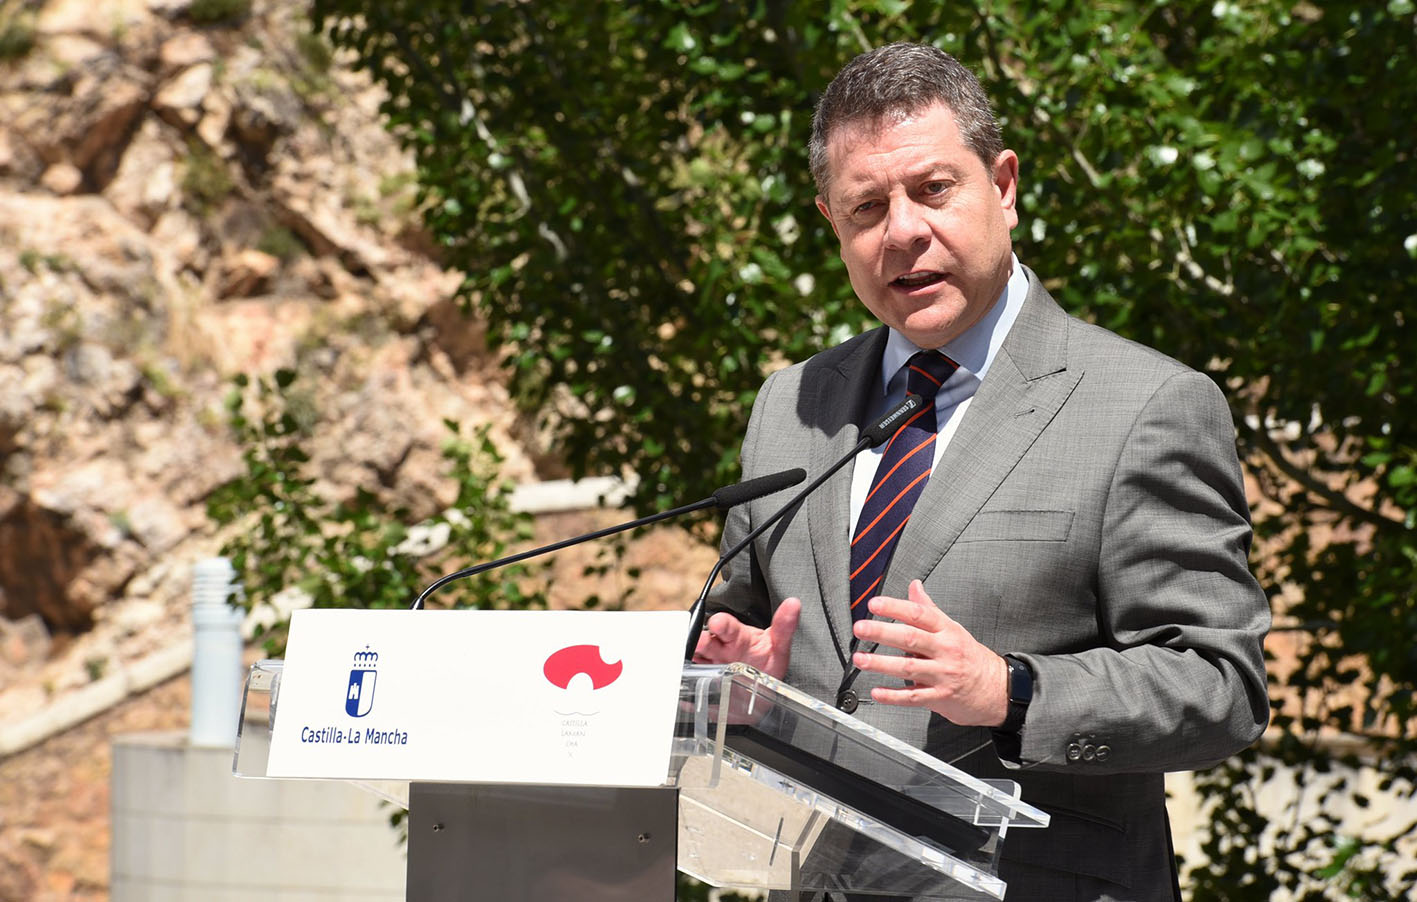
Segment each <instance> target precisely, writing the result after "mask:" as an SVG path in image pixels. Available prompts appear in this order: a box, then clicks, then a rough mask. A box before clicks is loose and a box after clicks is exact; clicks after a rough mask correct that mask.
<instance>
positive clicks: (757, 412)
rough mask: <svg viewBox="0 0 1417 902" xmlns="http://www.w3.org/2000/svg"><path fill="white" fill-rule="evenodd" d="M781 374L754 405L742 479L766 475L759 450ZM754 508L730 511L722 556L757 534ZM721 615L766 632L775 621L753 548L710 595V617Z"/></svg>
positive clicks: (739, 558)
mask: <svg viewBox="0 0 1417 902" xmlns="http://www.w3.org/2000/svg"><path fill="white" fill-rule="evenodd" d="M776 376H777V373H773V374H772V375H771V376H768V378H767V380H766V381H765V382H764V383H763V385H762V388H760V389H758V396H757V398H756V399H755V400H754V401H753V413H752V415H751V416H750V417H749V418H748V429H747V432H746V433H745V434H744V436H743V446H742V450H741V451H740V452H739V457H740V463H741V465H742V478H743V479H752V478H754V477H756V476H761V475H763V474H761V473H759V472H758V470H757V467H756V453H755V452H756V450H757V448H758V443H759V442H760V441H762V440H763V439H762V434H763V425H762V424H763V422H764V421H765V420H768V419H770V417H769V415H768V413H767V411H768V408H769V401H768V396H769V394H770V393H771V390H772V386H773V381H774V379H775V378H776ZM751 507H752V505H749V504H740V505H737V506H736V507H733V508H731V509H730V510H729V511H728V516H727V517H726V518H725V520H724V524H723V539H722V541H721V542H720V543H719V549H720V553H722V552H724V551H727V550H728V549H729V548H732V547H733V546H734V545H737V544H738V543H739V542H741V541H742V540H743V537H744V536H746V535H747V534H748V533H750V532H752V531H753V522H752V516H751V513H750V509H751ZM719 611H727V612H728V613H730V614H732V615H734V616H735V617H737V618H738V619H739V620H741V621H742V622H743V623H746V624H748V625H749V626H756V627H759V628H766V627H767V626H768V624H769V623H771V621H772V600H771V599H770V598H769V597H768V590H767V584H766V583H765V581H764V579H763V572H762V568H761V567H760V566H759V562H758V559H757V549H756V548H754V547H752V546H749V547H748V548H745V549H744V550H743V551H742V553H740V554H739V555H738V556H737V557H735V558H733V559H732V560H731V561H729V562H728V563H727V564H726V565H725V566H724V568H723V571H722V578H721V579H720V581H719V583H718V585H716V586H714V588H713V590H712V591H711V592H710V593H709V598H708V609H707V616H713V615H714V614H716V613H718V612H719Z"/></svg>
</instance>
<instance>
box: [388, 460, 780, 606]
mask: <svg viewBox="0 0 1417 902" xmlns="http://www.w3.org/2000/svg"><path fill="white" fill-rule="evenodd" d="M806 478H807V471H806V470H803V469H802V468H801V467H796V468H794V469H791V470H783V471H782V472H781V473H770V474H768V475H767V476H758V477H756V478H754V479H748V480H745V481H743V482H739V483H736V484H734V485H726V486H722V487H720V488H719V489H718V490H717V491H715V492H714V493H713V494H712V495H709V496H708V497H707V498H703V499H700V500H698V501H695V502H694V503H693V504H686V505H684V506H683V507H676V508H674V509H673V510H667V511H663V512H661V513H658V514H650V515H649V516H648V517H640V518H639V519H638V520H631V521H630V522H629V523H621V524H620V525H618V526H609V527H606V528H605V529H598V530H596V531H595V532H588V533H586V534H585V535H581V536H575V537H574V538H570V539H564V540H562V541H560V542H554V543H552V544H550V545H542V546H541V547H540V548H533V549H531V550H530V551H523V552H520V553H518V554H513V555H509V556H507V557H502V558H498V559H497V560H495V561H485V562H483V563H481V564H474V565H473V566H471V567H467V568H465V569H462V570H457V571H454V572H452V573H449V574H446V575H444V576H441V577H439V578H438V579H437V580H435V581H434V582H433V583H432V584H431V585H429V586H428V588H426V589H424V590H423V591H422V592H421V593H419V596H418V598H417V600H415V601H414V602H413V604H412V605H411V606H410V608H409V610H413V611H417V610H419V609H421V608H422V607H423V602H425V601H426V600H427V599H428V596H430V595H432V594H433V593H434V592H436V591H438V590H439V589H441V588H442V587H443V586H446V585H447V584H448V583H450V582H452V581H454V580H458V579H464V578H466V577H469V576H476V575H477V574H479V573H485V572H487V571H488V570H495V569H496V568H498V567H505V566H506V565H508V564H515V563H518V562H520V561H524V560H526V559H527V558H531V557H536V556H537V555H541V554H547V553H548V552H552V551H559V550H560V549H562V548H566V547H568V546H570V545H578V544H580V543H581V542H589V541H591V540H592V539H603V538H605V537H606V536H610V535H614V534H615V533H617V532H624V531H625V530H627V529H635V528H636V527H639V526H646V525H648V524H650V523H658V522H659V521H660V520H667V519H669V518H670V517H677V516H679V515H680V514H688V513H692V512H694V511H700V510H704V509H705V508H709V507H716V508H718V509H719V510H727V509H728V508H730V507H733V506H734V505H738V504H743V503H745V502H748V501H753V500H756V499H758V498H761V497H763V496H764V495H771V494H772V493H774V492H780V491H782V490H783V489H788V488H791V487H792V486H794V485H796V484H797V483H799V482H801V481H802V480H804V479H806Z"/></svg>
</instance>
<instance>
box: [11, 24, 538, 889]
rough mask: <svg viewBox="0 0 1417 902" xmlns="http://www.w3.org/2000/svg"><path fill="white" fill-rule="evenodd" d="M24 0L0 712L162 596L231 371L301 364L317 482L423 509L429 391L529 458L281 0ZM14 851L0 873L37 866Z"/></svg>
mask: <svg viewBox="0 0 1417 902" xmlns="http://www.w3.org/2000/svg"><path fill="white" fill-rule="evenodd" d="M27 6H28V7H30V8H32V9H33V10H34V12H35V22H36V34H37V43H36V46H35V48H34V49H33V50H32V51H31V52H30V53H29V54H28V55H27V56H26V57H25V58H24V59H22V60H19V61H16V62H14V63H8V64H6V65H5V66H0V321H3V327H0V717H3V718H5V719H9V718H12V717H20V716H24V715H26V714H27V713H31V712H32V711H33V710H34V708H35V707H36V706H38V705H41V704H46V703H49V702H52V701H55V700H57V699H56V698H55V697H54V694H55V693H62V692H63V691H67V690H68V689H70V688H78V687H82V686H83V685H85V684H86V683H87V682H88V681H89V680H91V679H93V676H92V674H93V673H94V672H97V671H98V670H101V669H102V663H101V662H103V661H107V660H111V659H116V660H127V659H130V658H134V657H137V656H140V655H143V654H146V653H148V652H150V651H152V650H153V649H154V648H157V647H159V646H160V645H161V644H162V643H163V642H164V641H170V640H171V638H172V636H173V632H174V625H177V624H181V623H183V622H184V621H185V608H186V604H187V601H188V599H187V597H186V593H187V590H188V586H189V580H190V568H191V565H192V563H193V562H194V561H195V560H196V559H198V558H200V557H203V556H206V555H209V554H211V553H212V552H214V551H215V549H216V548H217V547H219V545H220V543H221V540H222V539H221V537H220V536H218V535H217V534H216V532H215V528H214V526H213V524H212V522H211V521H210V520H209V519H208V517H207V515H206V511H205V504H206V501H207V498H208V496H209V495H210V494H211V493H212V491H213V490H214V489H215V488H216V487H218V486H220V485H221V484H222V483H224V482H226V481H228V480H230V479H231V478H233V477H234V476H236V475H238V474H239V473H240V472H241V469H242V462H241V455H240V449H238V448H237V447H235V446H234V445H233V442H232V439H231V436H230V432H229V430H228V428H227V426H226V413H225V404H224V401H225V398H226V397H227V395H228V394H229V392H231V391H232V378H233V377H234V376H236V375H237V374H245V375H247V376H250V377H252V378H261V377H266V378H268V377H269V376H270V374H271V373H272V372H273V371H274V370H276V369H277V368H282V367H289V368H295V369H298V370H300V371H301V372H302V373H304V374H305V375H304V376H303V377H302V382H301V387H302V391H304V392H305V395H304V396H302V397H304V398H305V403H307V404H308V405H309V409H310V411H311V412H312V413H311V422H310V438H309V441H308V444H307V446H306V450H307V451H308V452H309V453H310V454H311V456H312V458H313V461H314V462H313V465H312V466H313V470H314V472H316V473H318V474H319V475H320V476H321V478H322V487H323V488H325V489H327V490H328V492H329V493H330V494H331V495H332V496H333V497H340V496H341V495H348V494H352V493H353V492H354V490H355V489H356V488H358V487H363V488H366V489H369V490H371V491H376V492H378V493H381V494H382V495H384V496H385V497H386V498H387V499H388V500H389V501H390V502H392V503H394V504H403V505H408V506H410V507H413V508H417V509H419V510H422V511H424V512H426V513H431V512H432V511H433V510H435V509H436V508H434V507H432V506H431V505H432V504H435V503H436V499H437V498H438V497H439V495H440V492H441V493H444V494H446V492H447V489H446V488H445V487H442V486H441V484H442V482H443V477H442V467H443V461H442V459H441V456H440V454H439V448H440V446H441V443H442V442H443V440H444V438H445V437H446V436H445V429H444V427H443V425H442V421H443V419H444V418H453V419H457V420H459V421H462V422H464V423H466V424H467V425H469V426H472V425H477V424H481V423H487V422H491V423H493V424H494V425H495V428H494V433H493V434H494V436H495V437H496V438H497V439H498V440H499V441H500V443H501V444H502V446H503V450H504V453H505V454H506V456H507V457H508V462H507V465H506V467H505V472H504V475H505V476H507V477H508V478H514V479H515V478H523V477H526V476H528V475H530V472H531V465H530V463H529V461H528V459H527V458H526V456H525V455H524V454H522V453H521V451H520V449H519V448H518V447H517V446H516V444H515V443H514V442H513V441H512V440H511V439H510V438H509V436H510V434H511V426H512V421H513V420H514V419H515V417H514V415H513V413H512V412H511V409H510V406H509V404H508V400H507V394H506V391H505V390H504V389H503V388H502V387H501V385H500V384H498V381H497V380H498V378H499V377H498V375H497V372H496V368H495V365H494V364H493V363H492V362H491V358H487V360H486V361H485V362H478V361H477V360H476V359H475V358H476V357H477V356H478V355H479V354H481V355H483V356H486V352H485V349H484V348H483V347H482V344H481V330H480V328H479V327H478V326H477V324H475V323H472V322H467V323H463V324H462V325H461V327H462V328H465V329H466V337H465V338H457V339H453V338H450V337H449V336H447V335H444V336H441V338H440V340H439V342H436V343H435V342H433V341H432V339H433V338H434V330H433V329H432V328H431V327H430V319H429V311H430V310H433V309H435V308H436V309H446V308H447V306H448V304H449V300H448V299H449V297H450V296H451V294H452V292H453V291H454V289H455V287H456V285H457V284H458V281H459V280H458V275H457V274H456V273H447V272H444V271H443V270H441V269H440V268H438V267H437V266H436V265H435V264H434V263H433V262H432V261H430V260H429V259H427V258H426V257H424V256H422V255H420V254H419V253H417V252H415V251H410V250H409V249H408V248H407V247H405V246H404V245H403V243H401V241H400V239H399V237H398V236H400V235H406V234H408V233H410V232H411V231H416V230H417V224H416V223H415V222H413V221H411V220H410V218H409V217H410V214H409V212H408V208H409V205H408V203H407V199H406V197H400V196H397V192H398V191H401V190H403V189H401V188H399V189H388V190H385V189H384V188H381V185H384V184H385V183H386V182H387V183H388V184H398V185H407V184H408V182H409V178H408V174H409V172H410V170H411V163H410V160H409V158H408V156H407V155H406V154H405V153H404V152H403V151H402V150H401V149H400V148H399V147H398V146H397V144H396V142H395V141H394V140H393V139H392V138H391V137H390V136H389V135H388V134H387V133H385V131H384V130H383V128H382V126H381V124H380V121H379V118H378V113H377V110H378V104H379V101H380V95H379V92H378V91H377V90H376V89H375V88H374V87H372V86H371V85H370V83H369V82H368V80H367V79H365V78H362V77H359V76H356V75H354V74H352V73H350V72H348V71H344V70H341V69H339V68H338V67H335V68H333V69H331V70H330V71H328V72H325V71H319V72H317V71H313V70H309V69H306V68H302V67H307V66H308V65H309V64H308V63H306V62H305V60H304V57H303V56H302V55H301V54H300V53H299V52H298V51H297V50H296V49H295V35H296V34H297V32H298V30H301V29H306V28H308V22H307V21H306V20H305V19H304V13H303V12H302V9H303V7H301V6H300V5H299V4H288V3H280V2H277V0H256V2H254V3H253V5H252V11H251V13H250V15H249V16H247V17H246V18H245V19H243V20H242V21H241V22H239V23H234V24H225V25H220V24H219V25H213V26H206V27H202V28H196V27H193V26H192V25H191V23H190V22H188V21H187V18H186V14H185V13H186V9H187V6H188V4H187V3H185V2H182V0H114V2H112V3H105V4H94V3H92V2H91V0H47V2H39V3H31V4H28V5H27ZM444 346H447V347H450V348H451V347H456V349H457V351H456V353H457V355H458V358H459V359H458V360H456V361H450V360H449V357H448V354H447V353H446V352H445V351H444V350H443V347H444ZM95 661H96V662H100V663H98V664H94V663H92V662H95ZM39 686H43V687H45V688H44V689H43V691H40V689H38V688H37V687H39ZM0 827H3V824H0ZM41 838H42V837H41ZM22 845H23V844H22ZM41 845H42V843H41ZM13 852H14V847H9V846H7V847H6V848H5V850H4V854H3V855H0V888H3V887H9V886H11V885H19V883H16V881H20V882H21V883H22V882H23V881H24V880H25V879H28V878H26V877H25V876H24V875H25V874H33V873H38V872H35V871H34V870H33V869H32V868H30V867H29V866H28V865H22V864H14V866H13V867H10V863H11V862H12V858H13V856H12V855H11V853H13ZM7 856H10V857H7ZM5 895H6V890H4V889H0V896H5Z"/></svg>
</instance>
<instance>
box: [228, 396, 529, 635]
mask: <svg viewBox="0 0 1417 902" xmlns="http://www.w3.org/2000/svg"><path fill="white" fill-rule="evenodd" d="M295 381H296V378H295V373H294V372H293V371H291V370H280V371H277V372H276V374H275V377H274V379H273V380H266V379H258V380H256V381H255V383H254V384H253V383H251V382H250V380H248V379H247V378H246V377H244V376H241V377H238V378H237V380H236V384H235V387H234V388H233V390H232V392H231V394H230V397H229V399H228V409H229V411H230V417H231V428H232V431H233V433H234V435H235V438H236V440H237V442H238V444H239V445H240V447H241V449H242V459H243V460H244V461H245V472H244V473H243V474H242V475H241V476H239V477H237V478H236V479H233V480H232V481H230V482H228V483H226V484H224V485H223V486H221V487H220V488H219V489H217V491H215V492H214V493H213V494H212V496H211V497H210V499H209V500H208V504H207V512H208V515H209V516H210V517H211V518H212V519H213V520H215V521H216V522H217V523H219V524H222V525H229V524H239V525H240V526H241V528H240V529H239V530H238V531H237V532H236V533H235V534H234V535H233V536H232V537H231V538H230V539H229V540H228V541H227V542H226V544H225V545H223V546H222V554H224V555H227V556H228V557H230V558H231V561H232V566H233V567H234V568H235V569H236V572H237V574H238V576H239V578H240V581H241V585H242V586H243V587H244V589H245V593H246V599H245V603H246V605H247V606H248V607H251V606H255V605H258V604H262V603H266V604H269V603H271V601H272V599H274V598H275V596H276V595H278V594H279V593H281V592H283V591H286V590H290V589H299V590H301V591H303V592H304V593H306V594H307V595H308V596H309V597H310V600H311V603H312V605H313V606H314V607H319V608H351V607H353V608H400V607H408V606H409V605H410V604H411V603H412V601H413V600H414V599H415V598H416V597H417V596H418V593H419V591H421V590H422V588H423V587H424V586H425V585H427V584H428V583H430V582H432V581H433V579H434V578H436V577H437V576H438V574H440V573H441V572H443V571H444V570H451V569H454V568H455V567H456V566H460V565H462V564H463V563H464V562H466V561H469V560H489V559H492V558H496V557H500V556H502V555H503V554H505V553H506V551H507V543H508V542H509V541H513V540H522V539H527V538H529V537H530V522H529V518H528V517H527V516H526V515H522V514H516V513H514V512H512V511H511V509H510V507H509V506H508V499H509V496H510V493H511V486H510V485H509V484H507V483H504V482H498V481H497V477H496V471H497V466H498V465H499V464H500V462H501V457H500V456H499V455H498V453H497V450H496V448H495V447H494V446H493V444H492V442H491V441H490V440H489V439H488V437H487V431H486V429H482V430H479V431H478V432H476V433H475V434H474V435H473V436H471V437H470V438H464V437H462V436H461V435H460V434H459V431H458V429H457V427H456V425H455V424H453V423H448V428H449V430H450V431H451V433H452V435H451V437H450V439H449V440H448V442H447V443H446V445H445V447H444V451H443V454H444V457H445V458H446V460H447V462H448V466H449V478H450V479H452V480H453V481H454V482H455V483H456V484H457V487H458V491H457V497H456V499H455V500H454V502H453V504H452V506H451V507H450V508H449V509H448V510H445V511H443V512H442V513H440V514H438V515H436V516H434V517H431V518H429V519H427V520H424V521H422V522H420V523H411V522H409V521H410V517H409V513H408V511H407V510H404V509H392V510H391V509H388V508H387V507H386V505H385V504H384V502H382V501H381V500H380V499H379V498H378V497H377V496H375V495H374V494H373V493H371V492H369V491H367V490H365V489H363V488H358V489H356V490H355V494H354V497H353V498H350V499H348V500H343V501H336V500H333V499H331V498H330V497H328V496H327V495H326V494H325V492H324V491H323V490H321V489H320V488H319V487H318V486H317V480H316V478H315V477H314V476H313V475H311V473H310V458H309V455H308V454H307V453H306V452H305V450H304V447H303V445H304V442H305V439H306V438H307V434H306V433H307V431H308V429H309V427H310V424H312V423H313V422H314V420H315V413H316V411H315V410H314V408H313V405H312V402H311V401H310V399H309V396H308V395H305V394H302V393H301V391H300V390H299V389H298V388H297V387H296V386H295ZM252 408H254V409H252ZM529 573H530V571H529V570H528V568H526V567H525V566H520V567H518V566H514V567H506V568H502V569H500V570H496V571H493V572H490V573H486V574H482V575H481V576H478V577H474V578H472V579H467V580H462V581H460V582H455V583H452V584H450V585H449V586H447V587H446V588H445V589H443V590H442V591H440V592H439V593H438V595H436V596H434V599H433V603H436V604H437V605H439V606H456V607H464V608H536V607H544V606H545V598H544V596H543V594H542V592H541V590H540V589H538V588H534V587H533V588H528V586H529V585H530V581H529V578H528V577H529ZM286 625H287V624H285V623H278V624H277V625H276V627H274V628H273V629H272V630H271V631H270V632H269V633H268V634H267V635H266V637H265V638H266V648H267V651H268V652H269V653H271V654H279V653H280V652H281V651H282V650H283V648H284V643H285V628H286Z"/></svg>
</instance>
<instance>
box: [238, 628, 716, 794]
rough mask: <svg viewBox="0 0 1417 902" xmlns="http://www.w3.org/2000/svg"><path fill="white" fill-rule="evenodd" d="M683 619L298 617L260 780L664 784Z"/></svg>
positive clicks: (680, 651)
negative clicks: (313, 778) (473, 776)
mask: <svg viewBox="0 0 1417 902" xmlns="http://www.w3.org/2000/svg"><path fill="white" fill-rule="evenodd" d="M688 626H689V617H688V614H687V613H685V612H682V611H648V612H625V611H613V612H611V611H605V612H597V611H589V612H588V611H401V610H400V611H366V610H331V609H319V610H302V611H297V612H295V615H294V616H293V617H292V618H291V625H290V638H289V642H288V644H287V647H286V659H285V667H284V671H285V676H284V681H283V686H282V689H281V692H280V700H279V705H280V717H279V718H278V719H274V718H273V724H272V727H273V728H272V732H271V737H270V743H271V744H270V757H269V761H268V763H267V768H266V773H267V775H268V776H271V777H311V776H319V777H322V778H334V779H355V780H421V781H459V780H466V779H467V777H468V775H469V774H476V775H477V779H478V780H479V781H482V782H489V783H535V784H543V785H586V786H661V785H663V783H664V780H665V774H666V773H667V772H668V770H669V758H670V750H671V745H672V738H673V734H674V723H675V714H676V703H677V701H678V693H679V678H680V672H681V669H682V664H683V662H682V659H681V653H682V649H683V645H684V634H685V631H686V630H687V629H688Z"/></svg>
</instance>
